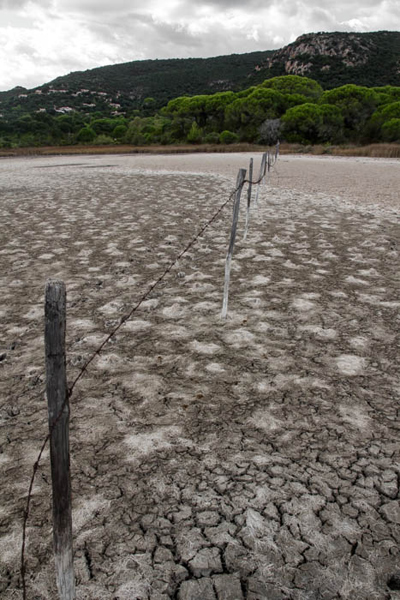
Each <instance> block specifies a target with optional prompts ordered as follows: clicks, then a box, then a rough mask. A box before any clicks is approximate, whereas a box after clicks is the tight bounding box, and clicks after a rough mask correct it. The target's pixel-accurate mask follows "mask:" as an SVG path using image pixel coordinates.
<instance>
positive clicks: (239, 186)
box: [221, 169, 246, 319]
mask: <svg viewBox="0 0 400 600" xmlns="http://www.w3.org/2000/svg"><path fill="white" fill-rule="evenodd" d="M245 177H246V169H239V173H238V176H237V179H236V194H235V200H234V204H233V220H232V229H231V239H230V241H229V248H228V254H227V257H226V262H225V284H224V300H223V303H222V313H221V317H222V318H223V319H226V315H227V314H228V293H229V280H230V276H231V262H232V254H233V247H234V245H235V238H236V228H237V223H238V219H239V208H240V196H241V194H242V189H243V182H244V179H245Z"/></svg>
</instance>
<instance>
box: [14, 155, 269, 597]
mask: <svg viewBox="0 0 400 600" xmlns="http://www.w3.org/2000/svg"><path fill="white" fill-rule="evenodd" d="M278 153H279V145H277V149H276V152H275V156H274V159H273V160H271V158H270V154H269V153H264V154H263V158H262V161H261V168H260V174H259V177H258V179H257V180H256V181H252V179H251V177H250V178H249V179H246V178H245V175H246V170H245V169H241V171H242V176H241V177H238V179H237V182H236V187H235V189H234V190H233V191H232V193H231V194H230V195H229V197H228V199H227V200H226V201H225V202H223V203H222V204H221V206H220V207H219V208H218V209H217V211H216V212H215V213H214V214H213V215H212V217H211V218H210V219H209V220H208V221H207V222H206V223H205V224H204V225H203V226H202V227H201V228H200V229H199V230H198V232H197V233H196V234H195V236H194V237H193V238H192V239H191V240H190V241H189V242H188V243H187V245H186V246H185V247H184V248H183V250H182V251H181V252H180V253H179V254H178V255H177V256H176V257H175V258H174V259H173V260H172V261H171V263H170V264H169V265H168V266H167V267H166V268H165V269H164V271H163V272H162V274H161V275H160V276H159V277H158V279H157V280H156V281H155V282H154V283H152V284H151V285H150V286H149V287H148V289H147V291H145V292H144V294H143V295H142V296H141V297H140V298H139V300H138V301H137V302H136V304H134V305H133V306H132V308H131V309H130V310H129V312H128V313H127V314H125V315H124V316H122V317H121V318H120V320H119V322H118V324H117V325H116V326H115V327H114V328H113V329H112V331H111V332H110V333H109V334H108V335H107V337H106V338H105V339H104V340H103V342H102V343H101V344H99V346H98V347H97V348H96V349H95V350H94V351H93V353H92V354H91V355H90V356H89V358H88V359H87V360H86V361H85V363H84V364H83V366H82V367H81V368H80V370H79V372H78V374H77V375H76V377H75V378H74V380H73V381H72V384H71V385H70V386H69V387H67V392H66V394H65V399H64V401H63V403H62V406H61V408H60V410H59V412H58V414H57V416H56V417H55V419H54V421H53V422H52V424H51V426H50V427H49V432H48V434H47V435H46V437H45V439H44V440H43V443H42V445H41V447H40V450H39V453H38V455H37V458H36V461H35V463H34V464H33V468H32V475H31V478H30V483H29V488H28V494H27V500H26V505H25V510H24V518H23V526H22V543H21V554H20V573H21V582H22V595H23V600H27V584H26V574H27V571H26V546H27V525H28V519H29V516H30V508H31V500H32V492H33V486H34V483H35V479H36V475H37V472H38V469H39V466H40V462H41V459H42V457H43V453H44V450H45V448H46V446H47V444H48V442H49V440H50V439H51V436H52V434H53V432H54V430H55V428H56V426H57V425H58V423H59V421H60V419H61V418H62V416H63V414H64V412H65V409H66V407H67V405H68V402H69V400H70V398H71V397H72V394H73V391H74V389H75V387H76V385H77V384H78V382H79V381H80V380H81V378H82V377H83V376H84V374H85V373H86V372H87V370H88V368H89V366H90V365H91V364H92V362H93V361H94V360H95V358H96V357H97V356H98V355H99V354H100V353H101V352H102V350H103V349H104V347H105V346H106V345H107V344H108V342H109V341H110V340H111V339H112V338H113V337H114V336H115V335H116V334H117V333H118V331H119V330H120V329H121V327H122V326H123V325H124V324H125V323H126V322H127V321H128V320H129V319H130V318H131V317H132V316H133V315H134V314H135V313H136V311H137V310H138V309H139V308H140V307H141V305H142V304H143V303H144V302H145V300H147V298H148V297H149V296H150V294H151V293H152V292H153V291H154V289H155V288H156V287H158V286H159V285H160V284H161V283H162V282H163V280H164V279H165V278H166V277H167V275H168V274H169V273H170V272H171V271H172V269H173V268H174V267H175V266H176V265H177V263H178V262H179V260H180V259H181V258H182V257H183V256H184V255H185V254H187V252H188V251H189V250H190V249H191V248H192V247H193V246H195V245H196V243H197V242H198V240H199V239H200V238H201V237H202V236H203V234H204V233H205V232H206V230H207V229H208V228H209V227H211V226H212V224H213V223H214V222H215V221H216V220H217V219H218V217H219V216H220V215H221V213H222V212H223V211H224V209H225V208H226V207H227V206H228V205H229V204H230V203H231V202H232V201H233V200H234V199H236V200H237V199H239V201H240V194H241V192H242V190H243V187H244V185H245V184H249V186H255V185H258V189H257V192H258V191H259V188H260V186H261V184H262V182H263V181H265V176H266V172H267V170H268V172H269V171H270V169H271V167H272V166H273V165H274V164H275V162H276V160H277V158H278ZM257 199H258V193H257ZM256 202H257V200H256ZM237 204H238V203H237V202H235V208H236V210H237V211H238V206H237V207H236V205H237ZM235 216H236V223H237V215H234V223H235ZM235 229H236V227H235ZM233 241H234V240H233ZM231 246H232V247H231ZM232 250H233V244H232V241H231V244H230V249H229V251H228V256H229V255H230V257H231V254H232ZM229 253H230V254H229ZM225 316H226V315H225ZM44 391H45V390H43V389H42V390H41V391H40V393H39V394H38V395H37V396H36V397H37V398H39V397H40V396H42V395H43V393H44Z"/></svg>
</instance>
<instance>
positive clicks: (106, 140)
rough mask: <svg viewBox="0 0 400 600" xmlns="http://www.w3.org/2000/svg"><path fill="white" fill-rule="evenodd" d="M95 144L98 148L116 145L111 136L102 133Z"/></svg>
mask: <svg viewBox="0 0 400 600" xmlns="http://www.w3.org/2000/svg"><path fill="white" fill-rule="evenodd" d="M93 144H95V145H96V146H109V145H110V144H114V140H113V138H112V137H110V136H109V135H105V134H104V133H101V134H100V135H98V136H97V137H96V138H95V139H94V140H93Z"/></svg>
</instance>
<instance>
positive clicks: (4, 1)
mask: <svg viewBox="0 0 400 600" xmlns="http://www.w3.org/2000/svg"><path fill="white" fill-rule="evenodd" d="M381 29H388V30H400V2H399V0H336V1H334V2H333V1H332V0H247V1H246V0H140V1H139V0H0V90H8V89H11V88H12V87H14V86H16V85H22V86H24V87H27V88H31V87H35V86H37V85H41V84H43V83H46V82H48V81H50V80H52V79H54V78H55V77H58V76H59V75H65V74H67V73H70V72H71V71H78V70H85V69H90V68H93V67H97V66H103V65H107V64H116V63H120V62H128V61H131V60H140V59H144V58H185V57H190V56H192V57H208V56H218V55H221V54H232V53H234V52H235V53H242V52H251V51H254V50H269V49H273V48H281V47H282V46H284V45H285V44H288V43H290V42H292V41H294V39H295V38H296V37H298V36H299V35H301V34H302V33H307V32H317V31H378V30H381Z"/></svg>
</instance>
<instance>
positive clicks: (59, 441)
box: [45, 281, 75, 600]
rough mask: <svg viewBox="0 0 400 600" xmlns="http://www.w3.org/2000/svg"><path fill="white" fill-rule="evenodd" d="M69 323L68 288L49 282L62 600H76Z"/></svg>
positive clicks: (49, 380)
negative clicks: (70, 443)
mask: <svg viewBox="0 0 400 600" xmlns="http://www.w3.org/2000/svg"><path fill="white" fill-rule="evenodd" d="M65 323H66V291H65V285H64V283H63V282H62V281H48V282H47V284H46V292H45V353H46V394H47V404H48V414H49V429H50V460H51V477H52V488H53V543H54V558H55V567H56V579H57V587H58V592H59V596H60V600H75V578H74V569H73V557H72V512H71V478H70V459H69V402H68V394H67V379H66V366H65V363H66V358H65Z"/></svg>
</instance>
